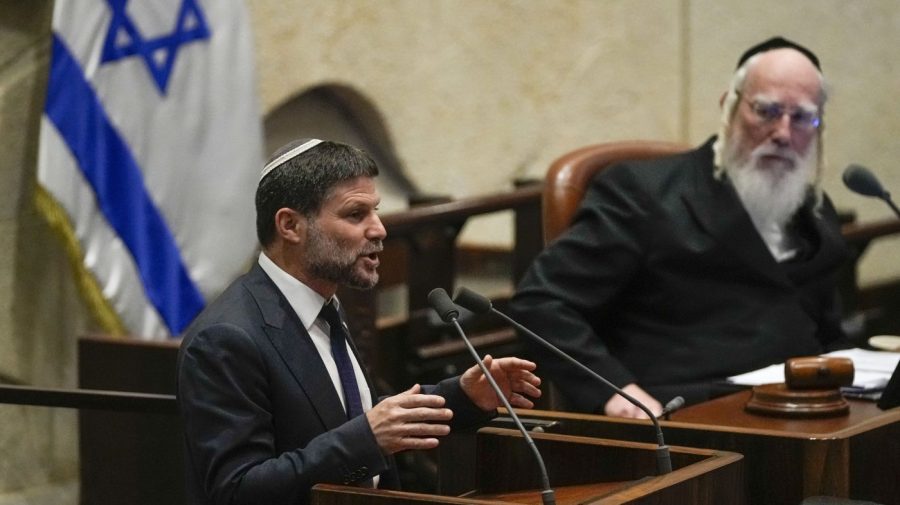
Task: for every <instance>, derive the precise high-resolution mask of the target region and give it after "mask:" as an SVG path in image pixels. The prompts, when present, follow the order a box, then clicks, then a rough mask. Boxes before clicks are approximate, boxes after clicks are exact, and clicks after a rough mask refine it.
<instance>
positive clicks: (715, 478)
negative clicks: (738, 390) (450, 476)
mask: <svg viewBox="0 0 900 505" xmlns="http://www.w3.org/2000/svg"><path fill="white" fill-rule="evenodd" d="M532 438H533V439H534V442H535V444H536V445H537V447H538V449H539V450H540V452H541V454H542V456H543V458H544V463H545V465H546V467H547V473H548V475H549V479H550V485H551V486H552V487H553V490H554V491H555V494H556V503H557V504H559V505H563V504H575V503H587V502H590V503H592V504H596V505H612V504H626V503H627V504H668V503H691V504H695V505H706V504H709V505H713V504H723V503H728V504H736V505H741V504H744V503H745V501H744V498H743V489H742V482H743V471H744V470H743V463H742V457H741V456H740V455H738V454H734V453H728V452H721V451H714V450H708V449H689V448H683V447H672V448H671V453H672V467H673V471H672V473H669V474H667V475H662V476H656V456H655V451H654V449H655V448H656V446H655V445H653V444H645V443H637V442H622V441H614V440H603V439H597V438H588V437H577V436H571V435H559V434H550V433H534V434H532ZM444 466H445V468H442V471H443V472H451V473H452V472H454V471H456V470H459V469H464V468H467V467H471V468H474V470H475V471H474V476H475V482H474V483H473V484H474V486H473V488H472V489H470V490H469V491H468V492H466V493H462V495H461V496H441V495H431V494H420V493H406V492H400V491H387V490H378V489H365V488H358V487H348V486H337V485H330V484H329V485H325V484H320V485H317V486H315V487H314V488H313V494H312V503H314V504H318V505H351V504H363V503H365V504H391V505H398V504H414V503H416V504H417V503H448V504H449V503H453V504H501V503H519V504H536V505H539V504H540V503H541V497H540V489H539V483H540V476H539V473H538V466H537V463H535V461H534V457H533V455H532V453H531V451H530V450H529V449H528V446H527V444H526V443H525V440H524V439H523V438H522V435H521V434H520V433H519V432H518V431H516V430H509V429H503V428H483V429H481V430H479V431H478V433H477V435H476V450H475V454H474V461H465V460H459V459H454V460H453V461H452V462H449V463H447V464H446V465H444Z"/></svg>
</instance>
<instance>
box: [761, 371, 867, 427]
mask: <svg viewBox="0 0 900 505" xmlns="http://www.w3.org/2000/svg"><path fill="white" fill-rule="evenodd" d="M784 379H785V382H784V383H779V384H764V385H761V386H756V387H754V388H753V394H752V395H751V396H750V400H749V401H748V402H747V405H746V406H745V407H744V408H745V409H746V410H747V411H748V412H753V413H755V414H763V415H770V416H782V417H831V416H842V415H847V414H848V413H849V412H850V404H848V403H847V400H845V399H844V397H843V396H842V395H841V386H850V385H851V384H853V361H852V360H850V359H849V358H837V357H824V356H810V357H802V358H791V359H789V360H787V361H786V362H785V363H784Z"/></svg>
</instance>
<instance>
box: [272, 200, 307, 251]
mask: <svg viewBox="0 0 900 505" xmlns="http://www.w3.org/2000/svg"><path fill="white" fill-rule="evenodd" d="M307 225H308V220H307V218H306V217H305V216H303V215H302V214H300V213H299V212H297V211H296V210H294V209H290V208H288V207H282V208H280V209H278V212H276V213H275V233H277V234H278V236H279V237H281V238H282V239H283V240H284V241H285V242H288V243H291V244H297V243H299V242H300V241H301V240H303V237H305V236H306V226H307Z"/></svg>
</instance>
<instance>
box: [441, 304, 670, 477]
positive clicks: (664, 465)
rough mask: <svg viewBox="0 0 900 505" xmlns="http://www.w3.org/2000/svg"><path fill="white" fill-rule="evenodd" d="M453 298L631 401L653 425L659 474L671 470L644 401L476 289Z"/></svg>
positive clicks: (660, 435)
mask: <svg viewBox="0 0 900 505" xmlns="http://www.w3.org/2000/svg"><path fill="white" fill-rule="evenodd" d="M454 302H455V303H456V304H458V305H459V306H460V307H464V308H466V309H468V310H470V311H472V312H474V313H476V314H484V313H487V312H493V313H494V314H497V315H498V316H500V317H501V318H503V320H505V321H506V322H508V323H509V324H511V325H513V326H514V327H515V328H516V329H517V330H519V331H520V332H521V333H524V334H525V335H528V337H530V338H531V339H532V340H534V341H535V342H537V343H538V344H541V345H542V346H544V347H545V348H546V349H547V350H549V351H550V352H552V353H553V354H555V355H556V356H558V357H560V358H562V359H563V360H564V361H566V362H567V363H571V364H572V365H574V366H575V367H577V368H579V369H581V370H582V371H584V372H585V373H587V374H588V375H590V376H591V377H592V378H594V379H596V380H598V381H600V382H602V383H603V384H605V385H606V386H608V387H609V388H611V389H612V390H613V391H615V392H616V393H618V394H619V395H621V396H622V398H625V399H626V400H628V401H629V402H631V404H632V405H634V406H635V407H637V408H639V409H641V410H642V411H644V413H645V414H647V417H649V418H650V420H651V421H653V427H654V428H655V429H656V444H657V447H656V472H657V473H658V474H659V475H663V474H667V473H671V472H672V458H671V456H670V455H669V446H667V445H666V442H665V441H664V440H663V433H662V428H660V427H659V420H657V419H656V416H655V415H653V412H650V409H648V408H647V406H646V405H644V404H643V403H641V402H639V401H638V400H637V399H636V398H634V397H633V396H631V395H629V394H628V393H626V392H625V391H622V389H621V388H619V387H618V386H616V385H614V384H613V383H612V382H609V381H608V380H606V379H605V378H604V377H602V376H600V375H599V374H598V373H597V372H595V371H593V370H591V369H590V368H588V367H587V366H585V365H584V364H582V363H581V362H580V361H578V360H576V359H575V358H573V357H571V356H569V355H568V354H566V353H565V352H563V350H562V349H560V348H559V347H556V346H555V345H553V344H551V343H550V342H548V341H546V340H544V339H543V338H541V337H539V336H538V335H537V334H536V333H534V332H533V331H531V330H529V329H528V328H526V327H524V326H522V325H521V324H519V323H518V322H517V321H515V320H514V319H512V318H511V317H509V316H507V315H506V314H504V313H502V312H500V311H499V310H497V309H495V308H494V306H493V304H492V303H491V300H490V299H489V298H487V297H485V296H482V295H479V294H478V293H476V292H474V291H472V290H470V289H467V288H460V289H459V291H457V293H456V298H455V300H454ZM679 398H681V397H680V396H677V397H675V398H674V399H673V400H672V401H670V402H669V404H667V405H666V407H667V408H668V407H669V405H672V404H673V403H677V402H676V400H678V399H679ZM683 403H684V399H683V398H681V404H683ZM680 407H681V405H676V406H673V408H672V409H671V410H675V409H677V408H680Z"/></svg>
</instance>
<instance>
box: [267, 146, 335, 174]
mask: <svg viewBox="0 0 900 505" xmlns="http://www.w3.org/2000/svg"><path fill="white" fill-rule="evenodd" d="M321 143H322V141H321V140H319V139H312V140H308V141H306V142H304V143H302V144H300V145H299V146H297V147H295V148H293V149H291V150H290V151H288V152H286V153H284V154H282V155H281V156H279V157H277V158H275V159H274V160H272V161H270V162H269V163H266V166H264V167H263V169H262V173H261V174H260V175H259V180H260V181H262V180H263V178H264V177H265V176H267V175H269V172H271V171H272V170H274V169H275V167H277V166H279V165H281V164H282V163H284V162H285V161H287V160H289V159H291V158H293V157H294V156H297V155H298V154H300V153H305V152H306V151H309V150H310V149H312V148H313V147H316V146H317V145H319V144H321Z"/></svg>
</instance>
